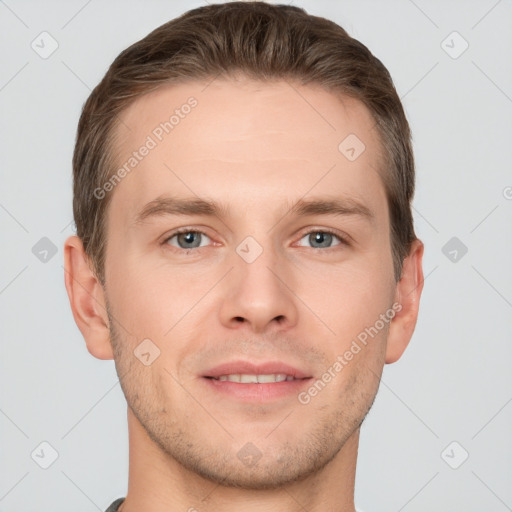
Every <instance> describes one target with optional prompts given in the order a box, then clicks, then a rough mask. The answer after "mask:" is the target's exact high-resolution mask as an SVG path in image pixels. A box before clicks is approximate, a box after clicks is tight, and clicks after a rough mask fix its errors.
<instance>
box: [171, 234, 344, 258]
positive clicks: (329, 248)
mask: <svg viewBox="0 0 512 512" xmlns="http://www.w3.org/2000/svg"><path fill="white" fill-rule="evenodd" d="M182 233H200V234H202V235H205V236H206V237H208V238H210V237H209V236H208V235H207V234H206V233H205V232H204V231H201V230H199V229H190V228H179V229H177V230H176V231H173V232H172V233H171V234H170V235H169V236H168V237H166V238H165V240H164V241H163V242H162V245H166V244H168V242H169V240H171V239H172V238H174V237H175V236H177V235H180V234H182ZM312 233H327V234H329V235H333V236H334V237H336V238H337V239H338V240H339V241H340V243H339V244H338V245H334V246H332V247H326V248H322V247H311V249H313V250H316V251H323V252H326V251H329V250H332V249H335V248H336V247H338V246H349V245H350V243H349V242H348V241H347V239H346V238H344V237H342V236H341V235H340V234H339V233H338V232H336V231H334V230H332V229H328V228H322V229H312V230H310V231H306V232H305V233H303V234H302V235H301V237H300V238H299V240H302V239H303V238H304V237H305V236H306V235H310V234H312ZM171 247H172V248H173V249H176V250H178V251H185V252H188V251H197V250H198V249H204V247H192V248H190V249H182V248H181V247H174V246H171Z"/></svg>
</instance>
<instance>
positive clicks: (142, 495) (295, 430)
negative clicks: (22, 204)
mask: <svg viewBox="0 0 512 512" xmlns="http://www.w3.org/2000/svg"><path fill="white" fill-rule="evenodd" d="M205 87H206V84H204V83H201V84H200V83H190V84H181V85H175V86H172V87H166V88H163V89H161V90H158V91H156V92H153V93H151V94H148V95H146V96H145V97H143V98H140V99H138V100H137V101H136V102H135V103H134V104H132V105H131V106H130V107H129V108H128V109H127V110H126V111H124V112H123V113H122V119H123V122H124V123H125V124H126V125H127V126H128V127H129V130H128V129H127V128H126V127H125V126H124V125H120V127H119V131H118V153H119V155H118V158H119V160H118V161H119V165H120V166H121V165H122V163H124V162H125V161H126V160H127V159H128V158H129V156H130V155H131V153H132V152H133V151H135V150H137V149H138V148H139V147H140V146H141V145H142V144H143V143H144V141H145V140H147V137H148V135H151V134H152V133H153V131H154V129H155V127H157V126H159V123H161V122H163V121H165V120H168V119H169V116H170V115H171V114H172V112H173V111H174V110H175V109H176V108H179V107H180V106H181V105H183V104H185V103H186V102H187V99H188V98H190V97H194V98H195V99H196V100H197V105H196V106H195V107H194V108H192V109H191V110H190V112H189V113H188V114H187V115H184V116H183V117H182V118H181V117H180V121H179V123H178V124H177V125H176V126H174V128H173V129H172V131H170V133H168V134H164V136H163V137H162V140H161V141H158V140H157V142H158V144H157V145H156V147H154V148H152V149H151V150H150V152H149V153H148V155H147V156H145V157H144V158H143V159H142V160H141V161H140V162H139V163H138V164H137V166H136V168H134V169H133V170H132V171H131V172H130V173H129V174H127V175H126V177H124V178H123V179H122V180H121V182H120V183H118V184H117V185H116V186H115V188H114V190H113V191H112V192H110V193H111V194H113V195H112V201H111V204H110V206H109V211H108V222H107V227H108V243H107V247H106V263H105V286H104V287H103V286H102V285H101V284H100V282H99V281H98V279H97V278H96V276H95V275H94V273H93V272H92V271H91V268H90V265H88V261H87V257H86V256H85V254H84V252H83V247H82V244H81V241H80V240H79V239H78V238H77V237H70V238H69V239H68V240H67V241H66V245H65V265H66V287H67V290H68V294H69V298H70V302H71V307H72V310H73V315H74V317H75V321H76V323H77V325H78V327H79V328H80V330H81V332H82V334H83V336H84V339H85V341H86V343H87V348H88V350H89V352H90V353H91V354H92V355H93V356H95V357H97V358H99V359H112V358H113V359H115V364H116V369H117V372H118V375H119V378H120V382H121V386H122V389H123V391H124V393H125V396H126V399H127V403H128V428H129V443H130V468H129V482H128V493H127V497H126V500H125V502H124V503H123V505H122V506H121V510H122V512H137V511H140V510H144V511H145V512H164V511H165V512H169V511H186V510H190V511H193V510H194V509H195V510H197V511H212V512H213V511H220V510H222V511H223V512H232V511H239V510H241V509H243V510H244V511H246V512H254V511H266V512H268V511H279V512H292V511H294V512H295V511H297V510H308V511H311V512H317V511H320V510H332V511H338V512H341V511H343V512H353V511H354V510H355V509H354V481H355V472H356V459H357V449H358V442H359V431H360V426H361V423H362V421H363V420H364V417H365V415H366V414H367V412H368V411H369V409H370V407H371V405H372V403H373V400H374V398H375V395H376V393H377V390H378V386H379V381H380V376H381V373H382V369H383V365H384V364H386V363H388V364H389V363H393V362H395V361H396V360H397V359H399V358H400V356H401V355H402V353H403V351H404V350H405V348H406V347H407V344H408V343H409V340H410V338H411V336H412V333H413V331H414V328H415V325H416V320H417V315H418V307H419V301H420V296H421V292H422V288H423V273H422V256H423V244H422V243H421V241H419V240H417V241H416V242H415V243H414V244H413V246H412V248H411V251H410V254H409V256H408V257H407V258H406V259H405V261H404V266H403V273H402V278H401V280H400V281H399V282H398V283H396V282H395V280H394V276H393V262H392V256H391V246H390V239H389V233H390V226H389V212H388V205H387V201H386V196H385V190H384V185H383V182H382V179H381V176H380V175H379V173H381V172H384V171H383V170H382V169H381V168H380V165H381V146H380V140H379V137H378V133H377V131H376V129H375V127H374V125H375V123H374V121H373V119H372V118H371V116H370V114H369V112H368V110H367V109H366V107H365V106H364V105H363V104H362V103H360V102H358V101H356V100H353V99H350V98H346V97H345V98H343V99H340V98H339V97H336V96H335V95H333V94H331V93H329V92H327V91H325V90H323V89H321V88H319V87H313V86H300V85H298V84H294V88H292V87H290V85H289V84H288V83H286V82H284V81H279V82H272V83H259V82H254V81H251V80H248V79H240V80H238V81H232V80H229V81H228V80H220V79H217V80H214V81H213V82H212V83H210V85H209V86H208V87H206V88H205ZM299 93H300V94H299ZM305 100H306V101H305ZM351 133H352V134H356V135H357V137H358V138H359V139H360V140H361V141H363V143H364V145H365V150H364V151H363V152H362V153H361V154H360V155H359V156H358V157H357V158H356V159H355V160H354V161H350V160H349V159H347V158H346V156H345V155H344V154H342V152H340V150H339V149H338V146H339V144H340V142H341V141H342V140H344V139H345V138H346V137H347V136H348V135H349V134H351ZM153 138H155V136H154V135H153ZM155 140H156V139H155ZM169 196H173V197H175V198H182V199H184V198H191V199H198V198H201V199H206V200H211V201H216V202H222V203H223V204H224V205H225V206H226V210H225V211H221V212H220V213H219V215H216V216H215V215H214V216H210V215H206V214H205V213H204V212H203V213H196V214H192V215H177V214H170V213H169V212H167V213H162V212H161V209H162V208H161V203H160V204H159V206H160V210H159V211H160V213H159V214H155V213H154V212H155V209H153V215H151V214H150V213H149V214H148V215H147V216H145V217H144V218H143V219H140V218H139V217H140V213H141V212H142V211H143V210H144V208H145V207H146V213H148V208H147V205H148V203H150V202H151V201H154V200H155V199H157V198H159V199H162V198H165V197H169ZM301 199H302V200H313V199H318V200H332V199H342V200H344V201H345V204H346V205H348V206H351V207H353V206H354V205H355V204H356V203H357V204H359V205H362V206H363V209H366V210H367V211H369V213H370V214H371V216H366V215H363V214H360V213H357V212H352V213H346V214H344V215H333V214H327V213H310V214H308V215H306V216H298V215H297V214H295V213H293V212H291V207H292V206H293V205H294V204H295V203H296V202H297V201H299V200H301ZM91 200H96V199H94V198H91ZM138 218H139V220H137V219H138ZM177 228H186V230H188V232H189V235H186V234H182V235H179V236H174V235H175V234H174V233H173V232H174V230H176V229H177ZM326 230H327V231H329V230H332V231H333V232H334V233H333V234H332V235H330V234H329V233H325V231H326ZM198 232H200V233H198ZM319 232H320V234H317V233H319ZM322 234H323V235H322ZM194 236H195V238H194ZM249 236H250V237H252V239H253V240H254V241H256V244H254V242H253V241H251V242H250V243H251V244H252V245H243V244H242V246H241V247H243V248H245V249H246V252H247V251H249V253H250V254H255V252H254V251H257V250H258V246H259V247H260V248H261V249H262V252H261V254H259V256H257V257H256V258H255V259H254V261H252V262H250V263H249V262H248V261H247V260H246V259H244V258H243V257H242V256H241V254H242V255H243V254H244V253H243V252H240V251H239V252H237V248H239V246H240V244H241V243H242V242H243V241H246V240H245V239H246V237H249ZM246 242H247V241H246ZM397 304H398V305H399V306H398V308H397V307H395V309H393V305H395V306H396V305H397ZM390 310H392V311H393V313H394V314H393V317H392V319H391V320H389V321H387V322H381V323H382V324H384V326H383V327H382V328H380V329H378V333H377V334H376V335H375V336H373V337H371V338H370V337H369V338H368V343H367V344H366V345H362V344H361V343H359V345H360V346H361V350H360V351H358V352H357V353H356V354H354V355H353V357H351V358H350V360H349V361H347V364H346V365H344V366H343V369H342V370H341V371H336V370H333V369H332V367H333V365H334V363H335V362H336V361H337V360H339V359H337V357H338V356H340V355H342V356H343V354H345V353H346V352H347V350H349V349H350V348H351V346H353V345H352V343H353V341H354V340H355V339H357V336H358V334H360V333H361V332H363V331H364V329H365V328H367V327H369V326H375V325H379V327H380V325H381V324H380V323H379V324H377V323H376V322H377V321H378V320H379V318H382V317H381V316H380V315H382V314H385V313H386V312H389V311H390ZM145 339H149V340H151V343H153V344H154V345H148V347H153V346H156V347H158V349H159V350H160V354H159V356H158V357H157V358H156V359H155V360H154V361H153V362H152V363H151V364H148V365H145V364H143V363H142V362H141V361H140V360H139V358H137V357H136V356H135V355H134V350H136V349H137V347H138V346H139V345H140V343H141V342H142V341H143V340H145ZM148 350H149V351H150V352H151V351H152V350H153V351H154V349H153V348H150V349H148ZM151 353H152V354H154V353H155V352H151ZM151 357H153V356H151ZM235 359H242V360H244V361H252V362H256V363H261V362H266V361H276V360H277V361H283V362H286V363H287V364H289V365H291V366H294V367H295V368H297V369H300V370H301V371H303V372H304V373H305V374H307V376H309V377H310V380H309V381H307V382H306V381H304V386H303V388H301V391H302V392H303V395H302V397H304V396H306V395H307V396H309V401H308V402H307V403H303V402H304V400H303V401H302V402H301V401H300V400H299V398H298V393H297V392H294V393H290V394H288V395H286V396H283V397H279V398H275V399H272V400H267V401H262V402H256V401H254V400H240V399H237V398H234V397H232V396H230V395H226V394H223V393H220V392H218V391H217V390H215V389H213V388H212V386H211V385H210V382H209V381H208V379H206V378H205V374H207V373H208V370H209V369H211V368H212V367H213V366H215V365H217V364H220V363H224V362H226V361H233V360H235ZM328 368H331V377H332V378H331V379H329V381H328V383H327V384H326V385H325V386H324V387H323V388H322V389H321V390H320V391H317V393H314V392H311V393H310V394H308V390H309V389H310V387H311V386H312V385H313V384H314V383H315V382H318V380H321V379H322V378H323V375H325V372H326V371H327V370H328ZM333 375H334V376H333ZM242 385H243V384H240V385H239V386H242ZM270 385H272V384H270ZM304 393H306V395H304ZM312 395H313V396H312ZM248 446H249V447H250V448H248ZM244 450H245V451H244ZM247 450H253V451H252V452H250V453H249V455H250V454H252V455H253V456H257V459H258V460H257V462H256V463H248V462H247V461H248V460H249V461H253V459H251V458H250V457H249V459H247V458H244V457H243V456H241V454H242V455H243V454H247Z"/></svg>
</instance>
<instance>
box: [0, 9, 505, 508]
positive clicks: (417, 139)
mask: <svg viewBox="0 0 512 512" xmlns="http://www.w3.org/2000/svg"><path fill="white" fill-rule="evenodd" d="M203 4H204V3H203V2H200V1H194V2H192V1H191V2H183V1H176V2H171V1H151V2H142V1H133V0H132V1H109V2H100V1H99V0H92V1H88V2H87V1H86V0H79V1H78V0H77V1H67V2H64V1H62V2H57V1H46V2H36V1H25V2H22V1H17V2H16V1H13V0H9V1H8V0H5V1H0V34H1V37H2V52H1V67H0V70H1V71H0V73H1V75H0V77H1V78H0V106H1V111H2V115H1V117H0V124H1V151H0V173H1V189H0V232H1V236H2V264H1V268H0V314H1V322H0V329H1V357H0V365H1V366H0V429H1V430H0V443H1V445H0V446H1V448H0V449H1V452H0V464H1V472H0V511H12V512H21V511H24V512H25V511H34V512H35V511H42V510H52V511H53V512H63V511H65V510H69V509H70V508H73V510H77V511H87V512H89V511H91V512H92V511H96V510H101V511H103V510H104V509H105V508H106V507H107V505H109V504H110V502H111V501H113V500H114V499H115V498H117V497H120V496H124V495H125V493H126V489H127V474H128V473H127V471H128V437H127V425H126V403H125V400H124V396H123V394H122V391H121V389H120V386H119V383H118V379H117V375H116V373H115V368H114V363H113V361H100V360H97V359H95V358H93V357H92V356H91V355H90V354H89V353H88V352H87V350H86V347H85V343H84V341H83V339H82V338H81V335H80V333H79V331H78V329H77V327H76V326H75V324H74V321H73V318H72V315H71V312H70V308H69V304H68V299H67V295H66V292H65V288H64V284H63V282H64V279H63V267H62V265H63V259H62V244H63V242H64V240H65V238H66V237H67V236H69V235H70V234H72V233H73V224H72V210H71V156H72V151H73V144H74V137H75V131H76V125H77V122H78V117H79V113H80V109H81V107H82V104H83V102H84V101H85V99H86V97H87V96H88V94H89V92H90V90H91V89H92V88H93V87H94V86H95V85H96V83H97V82H98V81H99V80H100V79H101V77H102V76H103V74H104V73H105V71H106V69H107V67H108V65H109V64H110V63H111V61H112V60H113V59H114V58H115V56H117V54H118V53H119V52H120V51H121V50H122V49H124V48H125V47H126V46H128V45H129V44H131V43H133V42H135V41H136V40H138V39H140V38H142V37H143V36H145V35H146V34H147V33H148V32H149V31H151V30H152V29H154V28H156V27H157V26H159V25H160V24H162V23H163V22H165V21H167V20H169V19H171V18H173V17H175V16H176V15H179V14H181V13H182V12H184V11H185V10H188V9H189V8H192V7H196V6H200V5H203ZM293 4H295V5H298V6H302V7H304V8H306V10H308V12H310V13H312V14H318V15H321V16H325V17H328V18H330V19H333V20H334V21H336V22H337V23H339V24H340V25H342V26H343V27H344V28H345V29H346V30H347V31H348V32H349V33H350V34H351V35H352V36H354V37H356V38H358V39H360V40H361V41H362V42H363V43H364V44H366V45H367V46H368V47H369V48H370V50H371V51H372V52H373V53H374V54H375V55H377V56H378V57H379V58H380V59H381V60H382V61H383V62H384V64H385V65H386V66H387V67H388V69H389V70H390V72H391V75H392V76H393V78H394V81H395V84H396V87H397V90H398V92H399V94H400V96H401V97H402V100H403V102H404V105H405V108H406V112H407V115H408V118H409V121H410V123H411V127H412V130H413V135H414V145H415V152H416V153H415V154H416V162H417V172H418V177H417V193H416V197H415V201H414V213H415V222H416V230H417V234H418V236H419V238H421V239H422V240H423V241H424V243H425V257H424V272H425V276H426V279H425V288H424V292H423V297H422V301H421V311H420V315H419V319H418V325H417V328H416V332H415V334H414V336H413V339H412V341H411V344H410V345H409V347H408V349H407V350H406V352H405V354H404V356H403V357H402V359H401V360H399V361H398V362H397V363H395V364H392V365H388V366H386V367H385V369H384V374H383V378H382V382H381V386H380V390H379V393H378V395H377V399H376V402H375V405H374V407H373V409H372V411H371V412H370V414H369V416H368V418H367V420H366V422H365V423H364V425H363V428H362V432H361V444H360V452H359V460H358V470H357V478H356V504H357V505H358V506H359V507H360V509H361V510H363V511H364V512H384V511H386V512H388V511H402V510H403V511H406V512H414V511H415V512H431V511H432V510H436V511H437V512H448V511H466V512H472V511H475V512H476V511H486V512H502V511H506V510H512V485H511V483H512V466H511V461H512V436H511V435H510V433H511V425H512V404H511V401H512V373H511V371H510V362H511V354H512V344H511V333H512V315H511V312H512V309H511V308H512V265H511V261H512V259H511V256H512V232H511V229H510V226H511V218H512V172H511V163H512V144H511V142H512V139H511V135H512V67H511V61H512V59H511V54H512V2H511V1H510V0H501V1H496V0H481V1H451V2H443V1H428V2H427V1H425V0H423V1H421V0H415V1H414V2H413V1H411V0H396V1H380V2H377V1H373V2H370V1H360V2H355V1H343V2H334V1H327V0H324V1H319V0H316V1H305V0H304V1H302V0H295V1H294V2H293ZM43 31H47V32H48V33H49V34H51V37H52V38H54V39H55V40H56V41H57V43H58V49H57V50H56V51H55V52H54V53H53V54H52V55H51V56H49V57H48V58H47V59H43V58H41V57H40V55H39V54H38V53H36V51H34V50H33V49H32V47H31V43H32V42H33V41H35V42H36V43H38V41H39V43H38V44H39V45H40V46H42V43H41V42H40V41H41V37H39V34H40V33H41V32H43ZM453 31H457V32H458V33H459V34H460V35H461V36H462V38H463V39H464V40H465V41H467V43H468V44H469V47H468V48H467V50H466V51H465V52H464V53H462V54H461V55H459V56H457V58H453V56H454V55H455V54H458V53H459V52H460V51H461V50H462V49H463V48H464V46H463V45H464V42H463V40H462V39H460V38H458V36H453V35H452V36H450V34H452V32H453ZM449 36H450V37H449ZM45 37H46V36H45ZM447 38H448V39H447ZM443 41H445V42H444V43H443ZM49 47H50V46H49V40H48V39H47V40H46V43H45V48H46V49H48V48H49ZM447 51H448V53H447ZM450 52H451V54H452V55H451V56H450V55H449V53H450ZM43 237H47V238H48V239H49V241H51V244H53V245H54V246H55V248H56V253H55V254H54V255H53V254H52V252H51V247H52V245H50V244H49V243H48V240H43V241H40V239H41V238H43ZM453 237H456V238H457V239H458V240H455V241H452V242H451V244H455V245H453V246H451V245H448V246H447V247H446V248H445V249H444V252H443V248H444V247H445V246H446V244H447V243H448V242H449V240H450V239H452V238H453ZM461 243H462V244H464V245H465V246H466V247H467V249H468V251H467V253H466V254H465V255H463V256H462V257H461V254H462V252H461V250H460V248H461V247H462V246H461ZM37 244H39V245H37ZM34 246H35V249H34ZM454 248H455V249H456V250H457V251H458V252H457V260H456V261H451V259H453V258H454V255H455V253H453V252H452V253H451V255H450V251H453V249H454ZM44 250H48V251H49V252H48V253H44ZM34 253H35V254H34ZM445 253H446V255H445ZM40 258H43V259H44V258H46V259H47V261H46V262H44V261H41V260H40ZM450 258H451V259H450ZM43 441H45V442H47V443H49V444H50V445H51V447H53V449H54V450H55V451H56V452H57V453H58V458H57V459H56V460H55V462H53V464H52V465H51V466H50V467H48V469H42V468H41V467H40V464H44V463H45V461H46V463H49V462H51V448H49V447H48V446H46V445H43V446H42V447H41V446H40V443H42V442H43ZM453 441H455V442H456V443H457V444H455V445H453V444H452V445H451V446H450V447H449V448H448V449H447V450H445V449H446V448H447V447H448V446H449V445H450V443H452V442H453ZM41 450H42V451H41ZM465 451H467V452H468V454H469V457H468V458H467V460H465V461H464V462H463V463H462V464H461V465H460V466H459V467H458V469H453V468H452V467H450V465H449V464H448V462H449V463H450V464H451V465H452V466H458V465H459V464H460V463H461V462H462V460H463V455H464V453H465ZM443 453H444V455H442V454H443ZM31 454H34V455H33V456H32V455H31ZM37 454H39V457H38V456H37ZM43 454H44V455H43ZM36 461H37V462H36Z"/></svg>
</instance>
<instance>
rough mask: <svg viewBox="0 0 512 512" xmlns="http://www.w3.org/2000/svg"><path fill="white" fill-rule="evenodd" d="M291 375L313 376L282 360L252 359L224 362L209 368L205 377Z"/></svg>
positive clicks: (302, 377) (299, 376) (304, 377)
mask: <svg viewBox="0 0 512 512" xmlns="http://www.w3.org/2000/svg"><path fill="white" fill-rule="evenodd" d="M279 373H281V374H285V375H287V376H289V375H291V376H292V377H294V378H296V379H306V378H309V377H311V375H308V374H307V373H305V372H303V371H301V370H298V369H297V368H294V367H293V366H291V365H289V364H286V363H283V362H281V361H269V362H266V363H259V364H255V363H252V362H250V361H231V362H228V363H222V364H219V365H218V366H215V367H214V368H211V369H210V370H207V371H206V372H205V374H204V375H203V376H204V377H216V378H218V377H220V376H221V375H236V374H246V375H272V374H279Z"/></svg>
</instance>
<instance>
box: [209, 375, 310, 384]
mask: <svg viewBox="0 0 512 512" xmlns="http://www.w3.org/2000/svg"><path fill="white" fill-rule="evenodd" d="M206 378H207V379H214V380H219V381H221V382H226V381H228V382H239V383H240V384H271V383H273V382H284V381H288V382H290V381H292V380H304V379H297V378H295V377H294V376H293V375H286V374H285V373H270V374H266V375H265V374H263V375H254V374H250V373H231V374H229V375H219V376H218V377H206ZM306 378H307V377H306Z"/></svg>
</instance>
